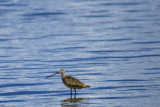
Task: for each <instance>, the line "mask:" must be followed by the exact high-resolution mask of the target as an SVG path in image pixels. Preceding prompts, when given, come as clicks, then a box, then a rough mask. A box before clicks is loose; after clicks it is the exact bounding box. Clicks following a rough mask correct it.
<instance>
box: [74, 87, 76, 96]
mask: <svg viewBox="0 0 160 107" xmlns="http://www.w3.org/2000/svg"><path fill="white" fill-rule="evenodd" d="M74 92H75V94H74V97H75V98H76V89H75V88H74Z"/></svg>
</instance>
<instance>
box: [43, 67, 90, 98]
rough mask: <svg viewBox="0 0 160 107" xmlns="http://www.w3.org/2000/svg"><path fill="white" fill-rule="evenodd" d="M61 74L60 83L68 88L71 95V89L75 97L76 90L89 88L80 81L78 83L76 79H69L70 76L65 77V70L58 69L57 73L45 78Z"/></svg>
mask: <svg viewBox="0 0 160 107" xmlns="http://www.w3.org/2000/svg"><path fill="white" fill-rule="evenodd" d="M59 73H60V74H61V75H62V76H61V77H62V81H63V83H64V85H66V86H67V87H68V88H70V90H71V95H72V89H74V91H75V95H76V89H82V88H89V87H90V86H89V85H86V84H84V83H82V82H81V81H79V80H78V79H76V78H74V77H71V76H65V70H64V69H60V71H59V72H57V73H55V74H53V75H50V76H48V77H46V78H49V77H52V76H54V75H56V74H59Z"/></svg>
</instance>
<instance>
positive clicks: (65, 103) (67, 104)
mask: <svg viewBox="0 0 160 107" xmlns="http://www.w3.org/2000/svg"><path fill="white" fill-rule="evenodd" d="M85 100H86V98H76V96H74V98H72V96H71V97H70V98H67V99H65V100H62V101H61V102H62V104H61V106H62V107H79V106H80V105H81V104H77V103H78V102H81V101H85Z"/></svg>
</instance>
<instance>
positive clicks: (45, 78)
mask: <svg viewBox="0 0 160 107" xmlns="http://www.w3.org/2000/svg"><path fill="white" fill-rule="evenodd" d="M58 73H59V72H57V73H55V74H52V75H50V76H48V77H46V78H45V79H47V78H49V77H52V76H54V75H56V74H58Z"/></svg>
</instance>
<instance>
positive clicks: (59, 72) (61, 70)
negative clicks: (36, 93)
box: [46, 68, 65, 79]
mask: <svg viewBox="0 0 160 107" xmlns="http://www.w3.org/2000/svg"><path fill="white" fill-rule="evenodd" d="M56 74H63V75H64V74H65V70H64V69H63V68H62V69H60V70H59V71H58V72H56V73H55V74H52V75H50V76H48V77H46V79H47V78H49V77H52V76H54V75H56Z"/></svg>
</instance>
